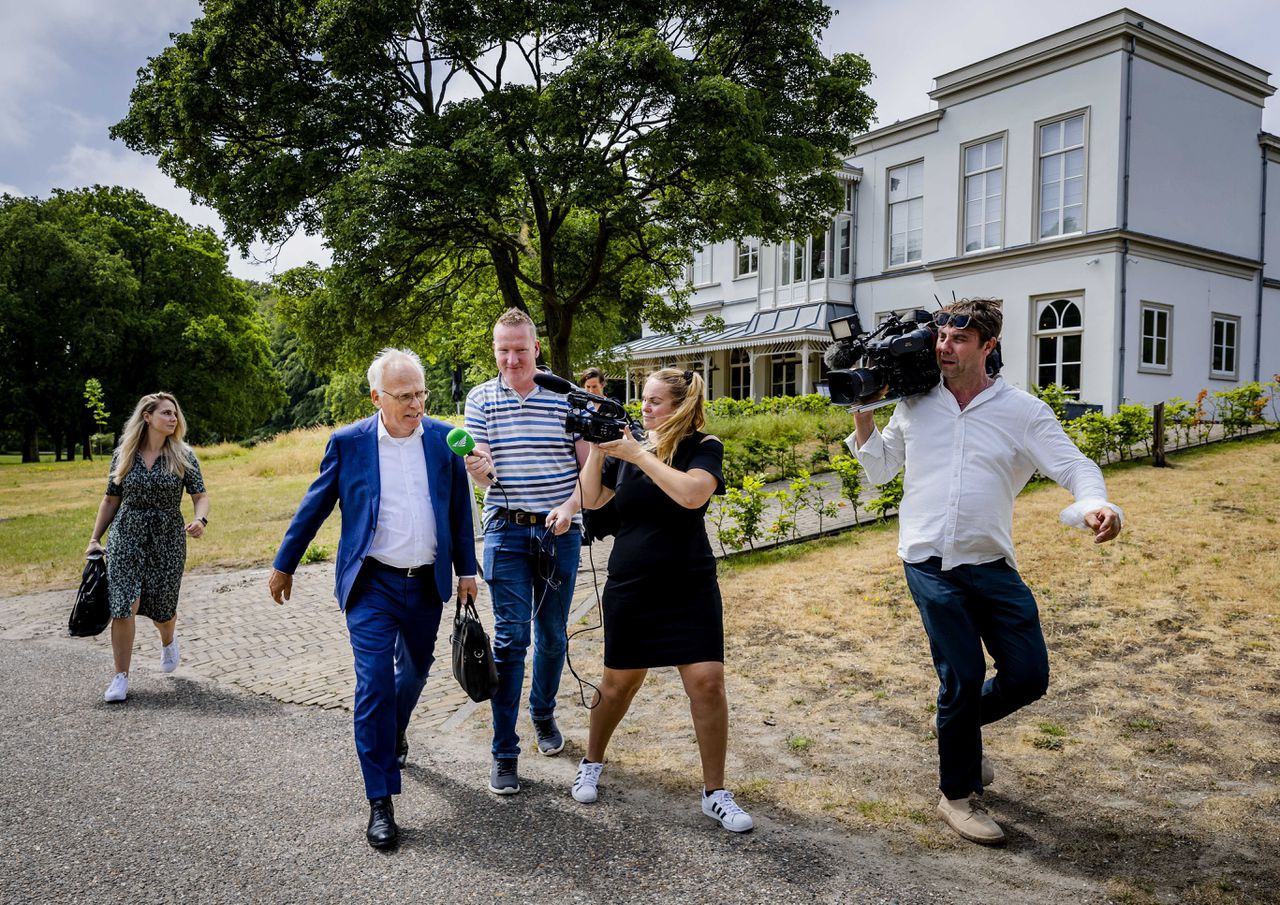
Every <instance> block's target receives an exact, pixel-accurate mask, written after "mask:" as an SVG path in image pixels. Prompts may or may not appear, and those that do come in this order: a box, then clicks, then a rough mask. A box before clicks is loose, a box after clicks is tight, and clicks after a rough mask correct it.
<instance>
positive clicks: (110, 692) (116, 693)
mask: <svg viewBox="0 0 1280 905" xmlns="http://www.w3.org/2000/svg"><path fill="white" fill-rule="evenodd" d="M128 696H129V674H128V673H127V672H118V673H116V677H115V678H114V679H112V680H111V684H110V685H108V686H107V690H106V691H105V692H103V693H102V700H104V701H107V702H109V703H112V704H114V703H116V702H117V701H123V700H124V699H125V698H127V697H128Z"/></svg>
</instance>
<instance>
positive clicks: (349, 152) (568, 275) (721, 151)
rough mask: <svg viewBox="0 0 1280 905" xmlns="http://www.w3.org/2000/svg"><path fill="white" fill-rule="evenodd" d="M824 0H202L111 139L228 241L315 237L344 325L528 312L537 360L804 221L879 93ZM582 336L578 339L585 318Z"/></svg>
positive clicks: (824, 201) (825, 207)
mask: <svg viewBox="0 0 1280 905" xmlns="http://www.w3.org/2000/svg"><path fill="white" fill-rule="evenodd" d="M831 15H832V13H831V11H830V10H829V9H828V8H827V7H826V6H825V5H824V4H823V3H821V2H820V0H778V2H773V3H766V4H742V3H735V2H728V0H711V2H704V3H684V2H674V0H664V2H660V0H651V2H628V3H590V4H585V5H584V4H582V3H570V2H563V0H550V2H537V3H534V2H529V0H524V2H520V0H516V2H512V0H502V2H498V0H325V2H320V0H292V2H261V0H204V2H203V16H202V17H201V18H199V19H197V20H196V21H195V22H193V23H192V26H191V30H190V31H189V32H187V33H183V34H177V35H175V36H174V37H173V43H172V45H171V46H169V47H167V48H165V49H164V50H163V51H162V52H161V53H160V54H159V55H158V56H156V57H154V58H152V59H151V60H149V61H148V62H147V64H146V66H145V67H143V69H142V70H141V71H140V73H139V77H138V82H137V85H136V86H135V88H134V91H133V94H132V99H131V104H130V108H129V112H128V115H127V116H126V117H125V118H124V119H123V120H121V121H120V122H119V123H117V124H116V125H115V126H114V127H113V129H112V135H113V136H114V137H116V138H119V139H122V140H123V141H124V142H125V143H126V144H127V145H128V146H129V147H131V148H133V149H134V150H138V151H142V152H144V153H150V154H157V155H159V158H160V166H161V168H162V169H163V170H164V171H165V172H166V173H168V174H169V175H170V176H172V177H173V178H174V179H175V180H176V181H177V182H178V184H179V185H181V186H183V187H184V188H186V189H188V190H190V191H191V192H192V194H193V195H194V196H196V197H197V198H199V199H201V200H203V201H206V202H208V203H209V204H211V205H213V206H214V207H215V208H216V209H217V210H218V212H219V214H220V215H221V216H222V218H223V220H224V222H225V223H226V226H227V231H228V235H229V236H230V237H231V239H232V240H233V241H234V242H235V243H237V244H238V245H240V246H241V247H242V248H243V247H247V245H248V244H249V243H250V242H251V241H253V240H255V239H263V240H266V241H268V242H279V241H282V240H284V239H286V238H288V237H289V236H290V235H292V234H294V233H295V232H296V231H297V230H298V229H304V228H305V229H308V230H311V231H319V232H322V233H323V234H324V236H325V238H326V240H327V241H328V243H329V245H330V247H331V248H332V250H333V257H334V266H333V270H332V273H331V274H330V278H329V279H327V280H326V283H327V285H326V292H328V293H331V294H332V301H334V302H336V304H338V305H339V306H340V307H342V308H344V309H347V310H348V311H350V312H353V314H352V317H356V318H359V319H362V320H363V321H364V322H366V323H370V324H376V325H378V326H379V327H383V328H385V327H387V326H389V325H397V324H414V323H418V322H429V323H435V324H448V323H455V322H458V321H459V320H460V318H459V317H458V314H459V312H458V311H457V310H456V307H455V306H456V305H457V303H458V299H460V298H462V299H468V298H473V297H475V296H477V295H484V296H488V297H489V298H488V300H487V301H486V304H488V305H490V306H491V307H492V306H495V305H496V306H502V307H505V306H514V307H518V308H522V309H524V310H528V311H530V312H531V313H532V314H533V315H534V317H535V319H536V320H537V321H538V322H539V323H540V325H541V331H542V333H543V335H544V336H545V338H546V340H547V352H548V354H549V358H550V363H551V365H552V366H553V368H555V369H556V370H557V371H561V372H567V371H568V370H569V369H570V364H571V360H572V357H573V349H574V341H575V337H576V336H579V335H581V334H583V333H584V332H585V333H591V332H593V329H594V331H595V332H601V331H602V325H605V324H607V323H609V322H610V321H613V322H618V321H621V322H625V323H629V324H635V323H638V321H639V319H640V317H641V315H642V314H643V316H644V318H645V320H646V321H648V322H649V323H650V324H652V325H654V326H655V327H656V328H659V329H662V328H666V327H670V326H672V325H674V324H676V323H677V322H679V321H680V320H683V319H684V318H685V317H686V316H687V314H688V307H687V305H686V304H685V302H684V301H683V296H682V295H681V293H679V292H674V293H672V294H663V293H662V292H661V290H663V289H665V288H669V287H672V286H674V285H675V284H676V283H677V282H679V280H680V276H681V272H682V268H683V265H684V264H685V262H686V261H687V260H688V255H689V251H688V250H689V249H691V248H693V247H696V246H698V245H701V244H703V243H705V242H708V241H716V240H720V239H724V238H729V237H736V236H742V235H752V236H757V237H760V238H762V239H765V240H769V241H780V240H782V239H785V238H790V237H793V236H803V235H807V234H809V233H810V232H812V231H813V229H815V228H819V227H821V226H823V225H824V224H825V222H826V221H827V220H828V218H829V216H830V213H831V212H832V211H833V210H834V209H835V207H836V206H837V205H838V203H839V200H840V191H839V187H838V184H837V181H836V179H835V178H834V176H833V175H832V171H833V170H834V169H835V168H837V167H838V166H839V165H840V159H841V155H842V154H844V153H845V152H847V151H848V150H849V143H850V138H851V136H852V135H854V134H856V133H858V132H861V131H863V130H865V128H866V127H867V125H868V123H869V121H870V118H871V113H872V110H873V102H872V101H871V99H870V98H869V97H868V96H867V95H866V94H865V93H864V92H863V90H862V89H863V87H864V86H865V85H866V84H867V82H868V81H869V79H870V78H871V72H870V69H869V67H868V65H867V63H866V61H865V60H864V59H862V58H861V57H859V56H856V55H853V54H839V55H836V56H834V57H831V58H828V57H826V56H824V55H823V53H822V52H821V48H820V40H821V33H822V30H823V28H825V27H826V25H827V24H828V23H829V21H830V18H831ZM592 325H594V328H593V327H592Z"/></svg>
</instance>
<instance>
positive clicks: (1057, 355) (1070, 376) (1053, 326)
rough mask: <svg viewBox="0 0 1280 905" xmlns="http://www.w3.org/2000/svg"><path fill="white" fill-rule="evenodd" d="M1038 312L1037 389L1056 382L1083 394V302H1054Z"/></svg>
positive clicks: (1059, 300) (1046, 304) (1047, 303)
mask: <svg viewBox="0 0 1280 905" xmlns="http://www.w3.org/2000/svg"><path fill="white" fill-rule="evenodd" d="M1037 309H1038V310H1037V313H1036V386H1040V387H1047V386H1048V385H1049V384H1051V383H1056V384H1058V385H1059V386H1061V387H1063V388H1065V389H1066V391H1067V392H1068V393H1069V394H1070V395H1072V396H1075V397H1079V395H1080V358H1081V354H1080V353H1081V347H1082V341H1083V338H1084V320H1083V318H1082V317H1081V316H1080V303H1079V302H1078V301H1073V300H1072V299H1053V300H1051V301H1043V302H1040V303H1038V305H1037Z"/></svg>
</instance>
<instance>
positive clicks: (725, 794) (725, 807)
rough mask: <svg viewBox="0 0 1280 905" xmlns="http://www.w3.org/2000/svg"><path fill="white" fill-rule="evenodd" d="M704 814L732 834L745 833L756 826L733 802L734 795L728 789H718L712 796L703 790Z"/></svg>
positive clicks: (749, 816) (748, 815)
mask: <svg viewBox="0 0 1280 905" xmlns="http://www.w3.org/2000/svg"><path fill="white" fill-rule="evenodd" d="M702 813H704V814H706V815H707V816H708V817H712V818H714V819H716V820H719V821H720V825H721V826H722V827H724V828H725V829H726V830H728V831H729V832H731V833H745V832H746V831H747V830H749V829H751V828H752V827H753V826H755V822H754V821H753V820H752V819H751V815H750V814H748V813H747V812H746V811H744V810H742V808H740V807H738V803H737V802H736V801H734V800H733V793H732V792H730V791H729V790H728V789H717V790H716V791H714V792H712V793H711V794H710V795H708V794H707V790H706V789H703V790H702Z"/></svg>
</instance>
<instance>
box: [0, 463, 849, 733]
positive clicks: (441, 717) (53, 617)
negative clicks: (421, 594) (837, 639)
mask: <svg viewBox="0 0 1280 905" xmlns="http://www.w3.org/2000/svg"><path fill="white" fill-rule="evenodd" d="M828 477H833V476H825V475H824V476H819V477H818V478H816V479H815V480H817V481H819V482H822V483H824V495H826V496H828V497H830V498H834V497H835V496H838V494H839V484H838V482H835V483H826V482H824V481H823V479H825V478H828ZM783 485H785V482H779V484H775V485H770V489H773V488H775V487H777V486H783ZM771 508H773V509H775V510H776V504H772V503H771ZM864 517H865V515H864ZM772 519H773V516H772V515H771V514H766V516H765V524H766V525H767V524H768V523H769V522H771V521H772ZM797 522H798V526H799V527H798V531H799V532H800V533H801V534H806V535H813V534H815V533H816V532H817V517H816V516H815V515H813V514H812V513H808V514H802V515H801V516H800V518H798V519H797ZM852 524H853V518H852V512H851V511H850V510H848V508H847V507H846V508H845V509H842V510H840V516H839V517H838V518H836V519H826V520H824V524H823V530H824V532H828V531H830V530H832V529H842V528H845V527H848V526H850V525H852ZM707 528H708V533H709V534H710V536H711V545H712V548H713V549H714V550H715V551H716V553H717V555H719V553H720V549H719V544H717V543H716V539H715V528H714V526H713V525H711V524H708V526H707ZM766 545H767V544H766ZM478 546H479V545H477V548H478ZM761 546H763V545H762V544H761V543H759V542H758V543H757V548H759V547H761ZM611 549H612V543H611V540H610V539H606V540H604V541H597V542H596V543H595V544H594V545H593V547H592V548H591V554H590V556H588V555H587V550H586V549H585V548H584V550H583V557H582V566H581V570H580V572H579V575H578V582H577V589H576V591H575V594H574V599H573V605H572V609H571V611H570V618H569V621H570V623H571V624H572V623H573V622H576V621H577V620H579V619H580V618H581V617H582V616H583V615H585V614H586V613H587V612H588V611H589V610H590V609H591V607H593V606H594V605H595V603H596V599H595V598H596V591H597V587H598V588H603V586H604V578H605V564H606V563H607V562H608V558H609V551H610V550H611ZM478 553H479V550H478V549H477V554H478ZM592 561H594V565H595V570H596V574H595V580H594V581H593V579H592ZM269 574H270V569H269V568H267V567H257V568H252V569H240V570H235V571H217V572H199V571H198V572H189V573H188V574H187V575H186V577H185V578H184V579H183V584H182V602H181V605H180V606H179V609H178V614H179V617H178V639H179V641H180V642H181V644H182V663H181V665H180V666H179V669H180V670H182V671H183V672H185V673H186V674H188V675H196V676H199V677H201V678H204V679H207V680H211V681H214V682H217V683H219V684H223V685H229V686H232V687H234V688H237V689H240V690H242V691H247V692H250V693H252V694H260V695H266V696H268V697H271V698H274V699H275V700H278V701H283V702H286V703H290V704H300V705H304V706H310V707H320V708H323V709H326V710H328V709H335V708H342V709H344V710H348V711H349V710H350V709H351V706H352V695H353V691H354V688H355V675H354V671H353V667H352V659H351V646H350V643H349V641H348V638H347V629H346V622H345V620H344V619H343V617H342V613H341V612H340V611H339V610H338V607H337V604H336V603H335V601H334V599H333V565H332V563H320V564H315V565H309V566H302V567H300V568H299V569H298V572H297V574H296V575H295V577H294V585H293V597H292V599H291V600H289V601H288V602H287V603H285V604H284V605H283V606H276V604H275V603H274V602H273V601H272V600H271V598H270V596H269V595H268V593H267V576H268V575H269ZM479 585H480V596H479V599H478V600H477V610H478V611H479V612H480V617H481V621H483V622H484V623H485V624H486V627H487V628H489V629H490V630H492V626H493V614H492V608H491V607H490V604H489V594H488V589H487V588H486V587H485V584H484V582H483V581H481V582H480V583H479ZM73 601H74V590H61V591H44V592H40V593H35V594H24V595H20V596H16V597H6V598H0V639H4V640H15V641H25V640H34V639H42V638H52V637H59V636H64V635H65V634H66V620H67V615H68V614H69V613H70V610H71V604H72V602H73ZM451 619H452V610H451V609H450V608H449V606H448V605H447V604H446V607H445V614H444V618H443V619H442V620H441V626H440V633H439V635H438V636H437V638H436V649H435V658H436V663H435V665H434V666H433V667H432V677H431V679H430V680H429V681H428V682H427V686H426V689H425V690H424V691H423V694H422V700H421V701H420V703H419V704H418V709H417V710H416V711H415V712H414V721H413V726H414V729H415V731H417V732H421V731H450V730H452V729H453V728H454V727H456V726H459V725H461V723H462V722H464V721H465V720H466V719H467V718H468V717H470V716H471V715H472V714H474V713H475V712H476V711H477V710H479V709H481V707H482V706H483V705H477V704H474V703H473V702H472V701H471V700H470V699H469V698H467V697H466V695H464V694H463V693H462V691H461V690H460V689H459V688H458V686H457V684H456V683H455V682H454V681H453V678H452V675H451V672H450V649H449V632H450V626H451ZM74 643H76V644H84V645H88V646H91V647H93V648H95V649H97V650H98V651H100V655H101V657H102V664H103V668H102V684H103V687H104V688H105V687H106V683H107V681H108V679H109V678H110V668H111V667H110V662H111V644H110V631H106V632H103V633H102V634H101V635H99V636H98V637H96V638H81V639H74ZM159 659H160V641H159V637H158V635H157V634H156V632H155V631H154V629H152V627H151V625H150V623H149V621H148V620H146V619H142V620H139V624H138V627H137V637H136V640H135V642H134V663H133V670H134V671H135V672H137V671H142V672H146V671H154V670H159ZM528 673H529V671H528V670H526V677H527V676H528ZM526 680H527V678H526ZM99 691H100V689H86V694H97V693H99ZM485 709H486V710H487V707H485Z"/></svg>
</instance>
